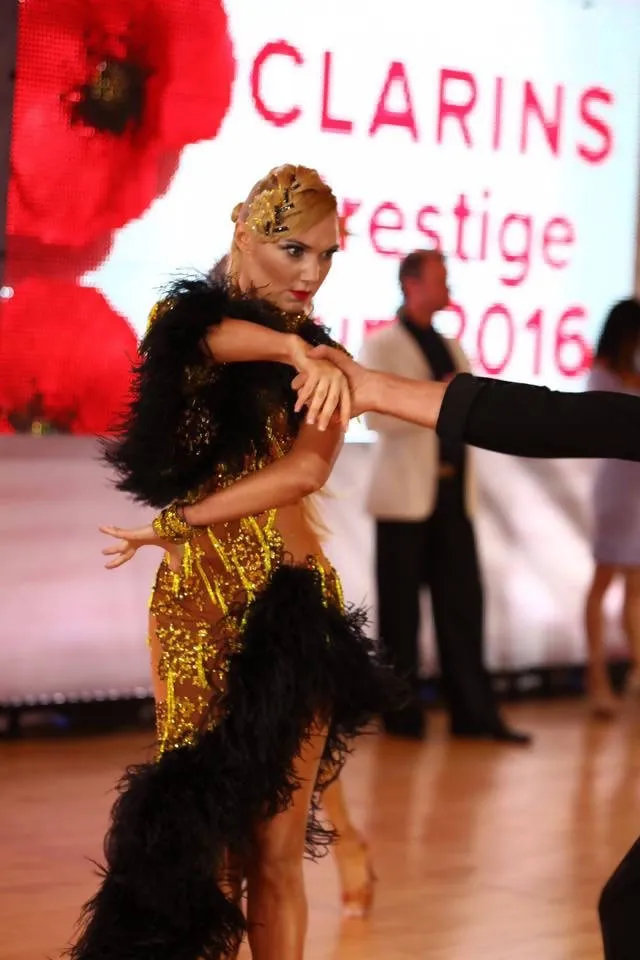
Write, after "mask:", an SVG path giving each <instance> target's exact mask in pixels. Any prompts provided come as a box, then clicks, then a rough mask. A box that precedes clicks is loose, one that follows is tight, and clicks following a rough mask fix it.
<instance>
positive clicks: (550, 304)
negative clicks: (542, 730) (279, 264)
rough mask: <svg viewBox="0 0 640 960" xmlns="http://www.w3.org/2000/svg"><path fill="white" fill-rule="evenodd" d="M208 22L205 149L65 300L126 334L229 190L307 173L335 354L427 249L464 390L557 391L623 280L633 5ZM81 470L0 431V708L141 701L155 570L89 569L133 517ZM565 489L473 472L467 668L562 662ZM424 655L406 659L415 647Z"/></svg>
mask: <svg viewBox="0 0 640 960" xmlns="http://www.w3.org/2000/svg"><path fill="white" fill-rule="evenodd" d="M226 7H227V10H228V13H229V23H230V32H231V36H232V40H233V44H234V49H235V55H236V58H237V63H238V73H237V78H236V83H235V87H234V92H233V98H232V105H231V108H230V111H229V113H228V115H227V117H226V119H225V121H224V123H223V126H222V129H221V131H220V133H219V134H218V136H217V137H216V138H215V139H214V140H213V141H210V142H204V143H199V144H195V145H193V146H191V147H188V148H187V149H186V150H185V151H184V152H183V155H182V159H181V163H180V166H179V169H178V172H177V174H176V176H175V178H174V180H173V182H172V184H171V186H170V188H169V190H168V191H167V193H166V194H165V195H164V196H163V197H161V198H159V199H158V200H157V201H156V202H155V203H154V204H153V205H152V207H151V208H150V209H149V210H148V211H147V213H146V214H145V215H144V216H143V217H142V218H141V219H140V220H138V221H135V222H133V223H130V224H129V225H128V226H127V227H125V228H124V229H122V230H121V231H119V233H118V234H117V236H116V238H115V241H114V245H113V249H112V252H111V254H110V256H109V258H108V259H107V260H106V261H105V262H104V263H103V264H102V265H101V266H100V268H99V269H97V270H96V271H94V272H92V273H91V274H87V275H86V276H85V278H84V282H85V283H86V284H87V285H92V286H96V287H98V288H100V289H101V290H102V291H103V292H104V294H105V296H106V297H107V298H108V299H109V301H110V302H111V303H112V304H113V306H114V307H115V308H116V309H117V310H118V311H120V312H121V313H122V314H123V315H124V316H126V317H128V318H129V320H130V322H131V323H132V325H133V326H134V327H135V328H136V330H138V331H140V330H142V328H143V326H144V323H145V320H146V316H147V313H148V310H149V308H150V306H151V304H152V303H153V301H154V299H155V297H156V294H157V290H158V288H159V287H160V286H161V285H162V284H163V283H164V282H165V281H166V280H167V279H168V278H169V277H170V276H171V275H172V274H174V273H175V272H176V271H177V270H180V269H185V268H188V269H191V268H198V269H202V270H206V269H208V267H209V266H210V265H211V263H212V262H213V261H214V260H215V259H217V257H218V256H220V255H221V254H222V253H224V252H225V250H226V248H227V246H228V243H229V239H230V232H231V225H230V221H229V212H230V210H231V208H232V207H233V206H234V204H235V203H236V202H237V201H238V200H240V199H242V198H243V197H244V196H245V195H246V193H247V191H248V189H249V187H250V186H251V184H252V183H253V182H254V181H255V180H256V179H257V178H258V177H259V176H261V175H263V174H264V173H265V172H266V170H268V169H269V168H270V167H271V166H273V165H275V164H278V163H282V162H286V161H294V162H301V163H307V164H309V165H312V166H316V167H318V168H319V169H320V170H321V172H322V173H323V175H324V176H325V177H326V178H327V179H328V180H329V181H330V183H331V184H332V186H333V187H334V189H335V191H336V193H337V195H338V198H339V202H340V207H341V211H342V212H343V213H345V214H349V220H348V226H349V231H350V236H349V238H348V240H347V245H346V250H345V251H344V252H343V254H342V255H341V256H339V257H338V258H337V262H336V266H335V269H334V271H333V272H332V274H331V276H330V278H329V280H328V282H327V285H326V288H325V289H323V291H321V295H320V296H319V298H318V303H317V307H318V312H319V314H320V316H321V317H322V318H323V319H324V320H325V322H327V323H328V324H329V325H330V326H331V328H332V330H333V331H334V333H335V335H336V336H337V337H339V338H340V339H341V340H343V342H345V343H346V345H347V346H348V347H349V348H350V349H351V350H353V351H354V352H357V351H358V349H359V346H360V344H361V342H362V338H363V336H364V335H365V333H366V331H367V329H368V328H374V327H375V326H377V324H379V323H381V322H387V321H388V319H389V318H390V317H391V316H392V315H393V313H394V311H395V308H396V307H397V302H398V290H397V284H396V279H395V278H396V272H397V266H398V258H399V256H400V255H402V254H403V253H406V252H407V251H409V250H410V249H412V248H413V247H415V246H429V245H433V244H438V243H439V244H440V246H441V247H442V249H443V250H444V251H445V252H446V253H447V255H448V260H449V265H450V272H451V279H452V287H453V293H454V299H455V301H456V308H455V309H454V310H453V311H451V312H449V313H448V314H446V315H443V316H442V317H441V318H440V325H441V326H442V327H443V328H446V329H447V330H448V331H449V332H458V333H460V335H461V338H462V342H463V345H464V347H465V349H466V350H467V353H468V354H469V356H470V357H471V359H472V362H473V364H474V367H475V369H476V371H477V372H480V373H487V372H489V373H492V374H497V375H500V376H503V377H509V378H512V379H522V380H528V381H534V382H536V381H537V382H545V383H548V384H549V385H552V386H556V387H560V388H562V389H580V388H581V387H582V386H583V382H584V371H585V368H586V363H587V361H588V346H587V345H588V344H589V343H592V342H593V339H594V337H595V335H596V333H597V329H598V328H599V326H600V324H601V322H602V319H603V317H604V314H605V312H606V310H607V309H608V307H609V306H610V304H611V303H612V302H613V301H614V300H615V299H617V298H619V297H621V296H628V295H629V293H630V291H631V289H632V286H633V273H634V259H635V250H636V246H635V226H636V187H637V171H638V144H639V142H640V137H639V133H638V125H639V121H640V114H639V111H638V91H639V87H640V84H639V77H638V72H639V68H640V60H639V58H638V50H639V49H640V2H637V0H594V2H592V3H590V4H585V3H584V2H582V0H520V2H519V3H517V4H515V3H513V2H512V0H484V2H483V3H482V4H479V3H477V2H476V0H448V2H447V3H436V2H435V0H396V2H395V3H394V4H393V5H392V6H391V5H389V4H387V3H383V2H382V0H370V2H369V3H367V4H366V21H365V20H364V18H363V14H362V11H363V10H364V9H365V5H364V4H359V3H358V4H351V5H347V4H344V3H338V2H337V0H325V3H323V4H322V5H321V7H319V8H314V10H313V12H312V11H310V9H309V7H308V5H306V4H303V3H300V2H299V0H279V2H278V3H277V4H273V3H270V4H267V3H264V2H263V0H228V2H227V4H226ZM356 9H357V10H358V11H359V15H356V13H355V12H354V11H355V10H356ZM352 439H353V440H358V439H365V437H364V435H363V434H362V433H358V430H357V428H356V430H354V432H353V435H352ZM369 452H370V451H369V448H368V447H367V446H366V445H360V444H353V445H351V446H349V447H347V448H346V449H345V451H344V453H343V456H342V458H341V460H340V462H339V465H338V469H337V473H336V478H335V482H334V488H335V490H336V494H337V496H336V497H335V498H334V499H332V500H329V501H327V503H326V507H327V510H328V512H329V523H330V525H332V526H333V528H334V529H335V530H336V531H339V535H338V536H336V537H335V538H334V540H333V542H332V544H331V545H330V549H331V552H332V553H333V555H334V558H335V559H336V561H337V563H338V566H339V567H340V569H341V571H342V573H343V575H344V577H345V581H346V586H347V594H348V596H349V597H350V598H352V599H353V600H355V601H358V602H359V601H361V600H363V599H364V600H369V601H370V600H371V599H372V596H371V529H370V526H369V523H368V520H367V519H366V518H365V517H364V515H363V513H362V508H361V503H362V491H363V488H364V485H365V483H366V477H367V470H368V462H369ZM95 453H96V451H95V449H94V447H93V442H92V441H90V440H83V439H79V438H61V437H57V438H44V439H42V440H40V441H36V440H32V439H30V438H23V437H2V438H0V456H1V459H2V469H1V473H0V550H1V552H2V571H3V578H2V601H1V604H0V610H1V620H0V700H6V699H9V698H12V697H18V698H22V697H24V696H26V695H28V694H34V695H38V694H47V695H52V694H54V693H55V692H62V693H66V694H81V693H82V692H83V691H85V692H86V691H93V692H95V691H96V690H103V691H106V692H107V693H108V692H109V691H112V692H114V693H122V692H125V691H129V692H130V691H132V690H134V689H136V688H140V689H141V688H146V685H147V683H148V671H147V659H146V649H145V644H144V636H145V614H146V609H145V604H144V599H143V598H144V597H145V595H147V593H148V590H149V588H150V583H151V579H152V573H153V567H154V565H155V562H156V558H154V557H153V556H148V557H140V558H138V559H137V561H136V563H135V565H134V564H132V565H130V566H128V567H127V568H125V570H122V571H120V572H117V573H115V574H107V573H105V572H104V571H103V570H102V565H101V558H100V556H99V547H100V537H99V535H98V534H97V532H96V527H97V525H98V523H100V522H105V521H106V522H116V523H121V524H126V523H128V522H129V521H130V520H131V521H133V520H135V519H136V518H137V516H138V512H137V510H136V509H135V508H134V507H133V506H132V505H130V504H128V503H126V502H125V501H124V500H123V499H122V498H119V497H118V496H117V495H116V494H115V493H114V491H113V490H112V489H110V487H109V485H108V480H107V477H106V475H105V473H104V472H103V471H102V468H101V467H100V466H99V464H98V462H97V460H96V457H95ZM591 470H592V465H590V464H582V463H581V464H578V463H557V464H539V463H532V462H527V461H515V460H510V459H509V458H503V457H497V456H494V455H489V454H486V455H483V456H481V457H480V463H479V474H480V483H481V494H482V509H481V513H480V519H479V535H480V545H481V551H482V555H483V559H484V568H485V578H486V582H487V593H488V621H487V622H488V653H489V659H490V662H491V664H492V665H493V666H497V667H520V666H528V665H537V664H543V663H551V662H556V663H567V662H579V661H581V660H582V658H583V640H582V631H581V603H582V597H583V593H584V589H585V586H586V583H587V581H588V577H589V572H590V559H589V546H588V531H589V515H590V511H589V484H590V476H591ZM610 602H611V608H610V610H611V612H612V613H613V612H615V610H616V609H617V603H618V598H617V596H616V595H615V593H614V594H613V595H612V597H611V600H610ZM618 640H619V638H617V637H616V635H615V633H612V636H611V642H612V643H613V644H616V643H617V642H618ZM424 648H425V662H426V664H427V665H428V662H429V642H428V637H427V636H425V644H424Z"/></svg>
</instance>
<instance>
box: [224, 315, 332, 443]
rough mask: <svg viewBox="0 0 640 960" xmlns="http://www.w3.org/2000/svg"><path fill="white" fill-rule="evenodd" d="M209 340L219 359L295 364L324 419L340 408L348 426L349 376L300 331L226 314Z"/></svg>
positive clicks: (225, 360) (294, 366) (225, 361)
mask: <svg viewBox="0 0 640 960" xmlns="http://www.w3.org/2000/svg"><path fill="white" fill-rule="evenodd" d="M206 343H207V347H208V349H209V350H210V352H211V355H212V357H213V358H214V359H215V360H217V361H218V362H220V363H243V362H245V363H246V362H254V361H271V362H274V363H283V364H287V365H289V366H291V367H293V368H294V369H295V370H297V371H298V373H302V374H304V375H305V377H306V379H307V386H308V390H309V394H310V396H313V400H314V403H315V405H316V407H317V408H318V409H319V410H321V411H322V415H323V419H326V420H327V422H328V421H329V419H330V418H331V417H332V416H333V414H334V412H337V413H339V416H340V422H341V424H342V427H343V429H344V430H346V429H347V427H348V426H349V419H350V418H351V394H350V391H349V384H348V382H347V378H346V376H345V375H344V373H342V371H341V370H339V369H338V367H336V365H335V364H334V363H332V362H331V361H329V360H327V359H322V358H319V357H314V356H313V355H312V349H311V347H310V346H309V344H308V343H307V342H306V341H305V340H303V339H302V337H299V336H298V335H297V334H295V333H279V332H278V331H277V330H269V329H268V327H262V326H260V324H257V323H251V322H250V321H248V320H235V319H233V318H227V319H225V320H223V321H222V323H220V324H218V325H216V326H214V327H211V329H210V330H209V332H208V334H207V339H206ZM337 352H340V351H337Z"/></svg>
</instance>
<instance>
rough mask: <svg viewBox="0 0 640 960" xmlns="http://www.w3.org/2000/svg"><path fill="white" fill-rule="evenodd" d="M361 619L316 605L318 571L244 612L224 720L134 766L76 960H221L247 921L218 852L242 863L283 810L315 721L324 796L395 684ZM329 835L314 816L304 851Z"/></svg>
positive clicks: (288, 572) (283, 575) (282, 581)
mask: <svg viewBox="0 0 640 960" xmlns="http://www.w3.org/2000/svg"><path fill="white" fill-rule="evenodd" d="M364 622H365V617H364V614H363V613H362V611H361V610H357V609H356V610H351V611H347V612H346V613H344V612H342V611H341V610H340V609H339V608H338V606H336V605H334V604H332V603H329V604H327V603H326V602H325V601H324V599H323V593H322V589H321V584H320V580H319V576H318V574H317V573H316V572H315V571H312V570H309V569H307V568H303V567H292V566H284V567H281V568H280V569H279V570H278V571H276V573H275V574H274V575H273V577H272V579H271V581H270V583H269V584H268V585H267V586H266V587H265V589H264V590H263V591H262V593H261V594H259V595H258V597H257V598H256V600H255V601H254V602H253V603H252V604H251V606H250V608H249V612H248V616H247V619H246V623H245V627H244V629H243V632H242V636H241V642H242V649H241V652H239V653H237V654H235V655H234V656H233V657H232V661H231V666H230V671H229V686H228V693H227V697H228V706H229V708H230V709H229V712H228V714H227V716H226V718H225V719H224V720H223V721H222V722H221V723H220V724H219V725H218V726H217V727H216V728H215V729H213V730H211V731H208V732H204V733H202V734H201V736H200V737H199V739H198V742H197V743H196V745H195V746H193V747H182V748H180V749H177V750H173V751H170V752H167V753H165V754H164V755H163V756H162V757H161V758H160V759H159V760H158V761H156V762H153V763H145V764H142V765H140V766H137V767H134V768H132V769H130V770H129V771H128V772H127V774H126V775H125V777H124V778H123V780H122V782H121V783H120V785H119V797H118V799H117V801H116V803H115V805H114V807H113V811H112V821H111V828H110V830H109V833H108V835H107V839H106V842H105V857H106V869H105V871H104V875H103V879H102V884H101V886H100V889H99V890H98V892H97V894H96V895H95V897H94V898H93V899H92V900H91V901H90V902H89V903H88V904H86V906H85V908H84V913H83V917H82V921H81V928H80V931H79V934H78V938H77V940H76V942H75V944H74V946H73V947H72V948H71V949H70V951H69V956H70V957H71V958H72V960H221V958H225V957H229V956H233V955H234V950H235V949H236V948H237V946H238V944H239V942H240V941H241V939H242V937H243V935H244V933H245V929H246V925H245V919H244V916H243V913H242V911H241V910H240V908H239V907H238V906H236V904H234V903H233V902H232V901H231V900H229V899H228V898H227V897H225V895H224V894H223V892H222V891H221V889H220V887H219V884H218V881H219V879H220V871H221V869H222V864H223V861H224V857H225V854H226V853H227V852H229V851H230V852H232V853H233V854H235V855H237V856H239V857H240V858H241V859H245V858H246V857H247V856H250V854H251V850H252V841H253V828H254V826H255V824H256V823H257V822H259V820H261V819H262V818H264V817H265V816H273V815H274V814H276V813H278V812H279V811H282V810H284V809H286V808H287V806H288V805H289V804H290V802H291V799H292V797H293V795H294V792H295V790H296V789H297V786H298V783H297V781H296V776H295V771H294V760H295V757H296V755H297V753H298V751H299V749H300V744H301V743H303V742H304V741H305V738H306V737H307V736H308V734H309V730H310V729H311V728H312V725H313V723H314V720H315V719H316V718H318V717H319V716H320V717H326V718H327V720H328V724H329V733H328V739H327V744H326V750H325V760H324V762H323V766H322V772H321V777H320V782H319V787H320V788H321V787H322V786H323V785H326V783H327V782H329V780H331V779H332V778H333V777H335V776H336V775H337V773H338V772H339V770H340V767H341V765H342V763H343V762H344V759H345V757H346V754H347V752H348V749H349V742H350V740H351V738H352V737H354V736H355V735H356V734H358V733H360V732H362V731H363V730H364V729H365V727H366V726H367V725H368V723H369V722H370V720H371V718H372V716H373V715H374V714H375V713H376V712H377V711H378V710H379V709H381V708H383V707H384V706H385V704H386V703H387V702H388V699H389V696H390V695H391V693H392V691H393V688H394V685H395V681H394V680H393V679H392V675H391V674H390V672H389V671H387V670H386V669H385V668H383V667H381V666H380V665H379V664H378V663H377V662H376V660H375V657H374V653H373V648H372V645H371V642H370V641H369V640H368V639H367V637H366V635H365V634H364V632H363V626H364ZM331 839H332V834H331V831H330V830H327V828H326V827H325V826H323V825H322V824H321V823H320V821H319V820H318V817H317V815H316V809H315V808H314V810H313V811H312V814H311V817H310V820H309V829H308V834H307V854H308V855H309V856H311V857H317V856H318V855H319V854H321V853H322V852H323V850H324V849H325V848H326V845H327V843H329V842H330V841H331Z"/></svg>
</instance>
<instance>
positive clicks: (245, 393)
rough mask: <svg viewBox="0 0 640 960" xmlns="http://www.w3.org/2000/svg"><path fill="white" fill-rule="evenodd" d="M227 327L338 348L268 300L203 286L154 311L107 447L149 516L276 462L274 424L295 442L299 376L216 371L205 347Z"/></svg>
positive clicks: (260, 368) (177, 286)
mask: <svg viewBox="0 0 640 960" xmlns="http://www.w3.org/2000/svg"><path fill="white" fill-rule="evenodd" d="M225 318H236V319H239V320H248V321H250V322H251V323H257V324H260V325H261V326H264V327H269V328H270V329H272V330H276V331H279V332H282V333H285V332H292V330H295V332H296V333H297V334H298V335H299V336H301V337H303V338H304V339H305V340H306V341H307V342H308V343H310V344H313V345H317V344H320V343H326V344H332V345H334V342H333V341H332V339H331V337H330V336H329V334H328V333H327V331H326V329H325V328H324V327H322V326H321V325H319V324H317V323H316V322H315V321H314V320H312V319H296V318H292V317H291V316H290V315H288V314H283V313H282V312H280V311H279V310H277V309H276V308H275V307H273V306H272V305H271V304H269V303H267V302H266V301H265V300H261V299H260V298H258V297H249V296H244V295H240V294H238V293H237V292H235V291H234V290H233V289H232V288H231V287H230V286H228V285H227V284H226V283H222V284H221V283H219V282H215V281H213V280H211V279H206V278H195V279H180V280H177V281H175V282H174V283H173V284H172V285H171V286H170V287H169V288H168V289H167V290H166V291H165V295H164V297H163V298H162V300H161V301H159V303H158V304H157V305H156V307H155V308H154V309H153V311H152V313H151V316H150V318H149V326H148V328H147V332H146V334H145V336H144V338H143V340H142V343H141V344H140V348H139V359H138V363H137V364H136V367H135V376H134V386H133V397H132V400H131V403H130V404H129V407H128V409H127V411H126V413H125V415H124V417H123V419H122V421H121V422H120V424H118V425H117V427H116V430H115V438H114V439H112V440H108V441H105V443H104V457H105V459H106V461H107V462H108V463H109V464H110V465H111V466H112V467H114V468H115V470H116V473H117V475H118V482H117V485H118V488H119V489H120V490H123V491H125V492H127V493H129V494H131V495H132V496H133V497H134V498H135V499H136V500H139V501H141V502H142V503H146V504H148V505H149V506H152V507H164V506H166V505H167V504H168V503H171V502H172V501H173V500H176V499H182V498H184V497H186V496H187V495H188V494H189V493H190V492H192V491H194V490H195V489H197V488H198V487H199V486H201V485H202V484H204V483H206V482H207V481H209V480H211V479H212V478H213V477H214V476H216V475H217V474H219V472H220V470H221V469H222V470H224V472H226V473H228V474H230V475H234V474H235V473H239V472H240V471H242V470H243V469H244V467H245V466H246V463H247V459H248V458H254V457H257V458H262V457H266V456H267V455H268V454H269V452H270V437H269V423H270V421H271V420H272V419H273V417H274V416H277V417H278V419H279V420H280V422H284V424H285V425H286V431H287V432H288V434H289V435H290V436H295V435H296V433H297V431H298V428H299V424H300V416H299V415H298V414H295V413H294V405H295V395H294V393H293V391H292V390H291V379H292V370H291V367H288V366H286V365H285V364H279V363H271V362H253V363H228V364H218V363H216V362H215V360H214V359H213V358H212V357H211V355H210V353H209V351H208V349H207V346H206V335H207V332H208V331H209V329H210V328H211V327H213V326H215V325H216V324H219V323H221V322H222V321H223V320H224V319H225Z"/></svg>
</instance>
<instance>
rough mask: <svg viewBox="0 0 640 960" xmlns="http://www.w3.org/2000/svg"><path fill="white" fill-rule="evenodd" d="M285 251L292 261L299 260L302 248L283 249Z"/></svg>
mask: <svg viewBox="0 0 640 960" xmlns="http://www.w3.org/2000/svg"><path fill="white" fill-rule="evenodd" d="M285 250H286V251H287V254H288V255H289V256H290V257H293V258H294V260H299V259H300V257H301V256H302V254H303V253H304V250H303V249H302V247H285Z"/></svg>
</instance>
